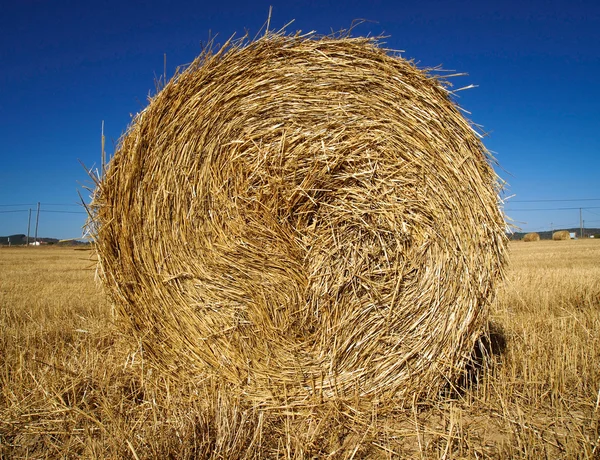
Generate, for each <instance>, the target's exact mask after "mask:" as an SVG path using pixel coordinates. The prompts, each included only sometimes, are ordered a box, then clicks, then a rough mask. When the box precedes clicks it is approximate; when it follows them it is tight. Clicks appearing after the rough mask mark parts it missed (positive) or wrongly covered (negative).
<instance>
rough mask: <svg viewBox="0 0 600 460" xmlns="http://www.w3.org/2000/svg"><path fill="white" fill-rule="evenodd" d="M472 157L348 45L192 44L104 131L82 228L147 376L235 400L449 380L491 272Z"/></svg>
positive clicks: (419, 388) (422, 83) (491, 208)
mask: <svg viewBox="0 0 600 460" xmlns="http://www.w3.org/2000/svg"><path fill="white" fill-rule="evenodd" d="M489 161H490V160H489V157H488V154H487V152H486V150H485V148H484V147H483V145H482V143H481V141H480V140H479V139H478V137H477V136H476V134H475V132H474V130H473V129H472V128H471V126H470V125H469V123H468V122H467V121H466V120H465V119H464V118H463V117H462V116H461V114H460V112H459V110H458V108H457V107H456V106H455V105H454V104H453V103H452V101H451V100H450V98H449V93H448V91H447V90H446V89H445V87H444V85H443V84H442V83H441V82H440V81H438V80H437V79H436V78H434V77H432V76H431V75H429V74H427V73H426V72H424V71H422V70H419V69H417V68H416V67H415V66H414V65H413V64H411V63H410V62H407V61H405V60H403V59H401V58H398V57H394V56H390V55H388V54H386V52H385V51H384V50H382V49H380V48H379V47H378V44H377V42H376V41H375V40H373V39H367V38H331V37H326V38H318V39H317V38H315V37H311V36H299V35H297V36H285V35H282V34H273V33H270V32H269V33H267V34H266V35H265V36H263V37H261V38H259V39H257V40H256V41H253V42H250V43H243V42H239V43H234V44H231V43H228V44H227V45H226V46H225V47H224V48H222V49H220V50H219V51H217V52H215V53H211V52H210V51H206V52H204V53H203V54H202V55H201V56H200V57H199V58H198V59H197V60H196V61H195V62H194V63H193V64H192V65H191V66H190V67H189V68H188V69H186V70H185V71H184V72H183V73H181V74H179V75H177V76H175V77H174V78H173V79H172V80H171V81H170V82H168V83H167V85H166V86H165V87H164V89H163V90H162V91H161V92H160V93H159V94H158V95H156V96H155V97H154V98H153V99H152V100H151V102H150V104H149V106H148V107H147V108H146V109H145V110H144V111H143V112H142V113H140V114H139V115H138V116H137V117H136V118H135V119H134V121H133V123H132V124H131V126H130V127H129V129H128V131H127V133H126V134H125V135H124V136H123V138H122V139H121V142H120V145H119V147H118V150H117V152H116V153H115V155H114V157H113V158H112V159H111V161H110V163H109V164H108V166H107V170H106V173H105V177H104V178H103V180H102V181H101V183H100V184H99V186H98V189H97V190H96V193H95V197H94V202H93V206H92V213H93V215H92V224H93V226H94V228H95V232H96V240H97V248H98V253H99V258H100V267H101V274H102V278H103V281H104V284H105V286H106V288H107V290H108V292H109V293H110V294H111V297H112V299H113V301H114V302H115V304H116V305H117V306H118V308H119V309H120V311H121V313H122V314H123V316H124V317H125V318H126V319H127V320H128V325H129V328H130V330H131V331H133V332H134V333H135V334H136V335H137V336H138V337H139V338H140V340H141V341H142V343H143V345H144V347H145V350H146V351H147V352H148V353H149V354H150V355H151V356H152V358H153V362H154V364H155V365H157V366H161V367H164V368H166V369H169V370H172V371H173V372H175V373H180V374H182V375H186V376H199V375H202V374H203V373H207V372H208V373H217V374H219V375H221V376H223V377H224V378H225V379H226V380H228V381H230V382H232V383H234V384H235V385H238V386H239V387H240V388H242V389H243V390H244V392H245V393H246V394H247V395H249V396H254V397H257V398H262V399H269V398H274V399H277V398H278V397H280V396H281V395H283V394H284V393H285V395H286V397H287V398H288V400H292V401H298V402H299V401H302V400H303V399H304V398H306V397H309V396H311V395H317V394H318V395H320V396H321V397H323V398H337V399H350V398H354V397H355V396H356V395H360V396H363V397H375V396H376V397H392V396H394V397H396V398H406V397H411V398H412V397H413V396H414V395H415V394H425V393H430V392H436V391H438V390H439V388H440V387H441V386H442V385H444V384H445V382H446V381H447V380H448V379H452V378H454V377H455V376H456V375H457V374H458V373H459V372H460V370H461V369H462V367H463V366H464V364H465V361H466V359H467V357H468V355H469V352H470V350H471V348H472V347H473V344H474V342H475V340H476V338H477V337H478V336H479V335H480V334H481V332H482V331H483V330H484V328H485V324H486V319H487V307H488V306H489V303H490V302H491V301H492V299H493V297H494V295H495V291H496V287H497V284H498V281H499V280H500V279H501V278H502V274H503V270H504V265H505V236H504V228H505V225H504V219H503V216H502V214H501V212H500V211H499V203H498V198H497V192H498V190H497V188H498V186H497V178H496V176H495V174H494V171H493V169H492V168H491V166H490V164H489Z"/></svg>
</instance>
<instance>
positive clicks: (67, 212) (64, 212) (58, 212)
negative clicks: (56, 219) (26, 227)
mask: <svg viewBox="0 0 600 460" xmlns="http://www.w3.org/2000/svg"><path fill="white" fill-rule="evenodd" d="M40 212H52V213H57V214H87V212H84V211H51V210H49V209H40Z"/></svg>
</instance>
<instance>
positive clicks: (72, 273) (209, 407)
mask: <svg viewBox="0 0 600 460" xmlns="http://www.w3.org/2000/svg"><path fill="white" fill-rule="evenodd" d="M510 249H511V253H512V255H511V260H512V265H511V268H510V271H509V275H508V282H507V284H506V287H505V288H504V289H503V291H502V292H501V294H500V298H499V299H498V301H497V302H496V304H495V305H494V307H493V310H492V321H493V324H494V327H493V329H494V331H495V333H496V334H495V335H493V336H492V339H493V342H494V343H493V347H487V348H488V349H489V348H493V349H494V351H495V352H499V351H500V350H502V349H503V351H502V353H500V354H496V355H493V359H492V361H493V362H495V363H496V364H495V365H493V366H491V367H487V368H486V370H485V372H484V373H481V372H477V371H476V370H473V372H472V373H471V375H470V380H471V381H474V382H475V384H473V385H470V386H469V385H467V388H462V389H461V388H457V389H455V390H451V389H447V390H446V391H445V392H444V394H443V395H440V396H436V397H434V396H433V395H432V397H431V398H430V399H429V400H426V401H422V402H419V403H417V404H415V405H408V406H407V407H404V408H401V407H390V406H385V407H381V406H379V405H377V404H376V403H373V404H372V407H371V412H370V413H369V415H368V416H366V415H364V414H363V415H357V414H355V413H354V412H352V410H351V409H350V408H349V406H348V405H345V404H336V403H327V402H324V403H323V404H319V405H315V406H314V407H313V408H312V409H311V410H310V411H309V412H305V413H302V414H297V413H293V412H291V411H288V410H277V409H270V410H265V409H262V408H261V407H260V406H259V405H257V404H254V403H253V402H252V401H250V400H247V399H244V398H243V397H240V396H238V395H237V393H236V392H233V391H230V390H231V389H230V388H229V387H228V385H227V384H225V383H223V382H219V381H217V380H216V379H208V380H206V381H198V382H193V383H192V382H190V383H188V384H187V385H180V384H179V385H175V384H174V382H173V380H172V379H171V377H170V376H169V375H167V374H165V373H160V372H157V371H156V370H152V369H150V368H148V367H147V366H146V363H145V359H144V353H143V350H142V349H140V347H139V344H137V343H136V342H135V341H134V340H132V339H131V338H130V337H127V336H123V335H122V334H120V333H119V332H118V330H117V329H116V328H115V326H114V325H113V319H112V314H111V308H110V306H109V305H108V303H106V302H105V300H104V297H103V296H102V295H101V294H100V293H99V292H98V291H97V290H96V288H95V285H94V281H93V270H92V267H93V265H94V264H93V261H90V260H89V253H87V252H85V251H75V250H72V249H58V248H47V249H46V248H29V249H21V248H10V249H6V248H2V249H0V331H1V335H0V388H1V389H0V457H1V458H7V459H8V458H11V459H13V458H79V457H83V458H214V459H217V458H221V459H224V458H228V459H235V458H298V459H299V458H344V459H345V458H398V457H402V458H447V459H451V458H455V459H458V458H473V459H475V458H498V459H504V458H523V459H525V458H527V459H536V460H537V459H540V458H551V459H554V458H573V459H574V458H590V459H591V458H598V452H599V450H600V447H598V446H599V440H598V438H599V436H600V407H599V400H598V398H599V389H600V369H599V366H598V363H600V266H599V265H598V260H599V258H600V241H594V240H579V241H566V242H564V243H563V244H558V245H557V244H556V243H555V242H552V241H541V242H539V243H538V244H536V245H524V244H521V243H511V246H510ZM503 342H504V343H503Z"/></svg>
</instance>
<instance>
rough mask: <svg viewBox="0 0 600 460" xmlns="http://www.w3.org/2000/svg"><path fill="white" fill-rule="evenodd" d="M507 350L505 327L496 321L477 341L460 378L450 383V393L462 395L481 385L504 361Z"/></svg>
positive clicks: (451, 394)
mask: <svg viewBox="0 0 600 460" xmlns="http://www.w3.org/2000/svg"><path fill="white" fill-rule="evenodd" d="M505 351H506V335H505V331H504V329H503V328H502V327H501V326H500V325H499V324H496V323H490V324H489V325H488V331H487V332H484V333H483V334H481V336H480V337H479V338H478V339H477V341H476V342H475V346H474V347H473V350H472V351H471V356H470V358H469V361H468V362H467V365H466V366H465V369H464V371H463V373H462V374H461V375H460V376H459V378H458V380H457V381H456V382H454V383H450V384H449V385H448V390H449V391H448V395H449V396H456V397H461V396H463V395H464V394H465V392H467V391H468V390H472V389H475V388H477V387H478V386H479V384H480V382H481V381H482V379H483V378H484V377H485V376H486V375H488V374H490V373H492V372H493V371H494V368H495V367H496V366H498V365H500V364H501V363H502V355H503V354H504V353H505Z"/></svg>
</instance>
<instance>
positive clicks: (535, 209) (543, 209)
mask: <svg viewBox="0 0 600 460" xmlns="http://www.w3.org/2000/svg"><path fill="white" fill-rule="evenodd" d="M574 209H583V210H585V211H587V210H588V209H600V206H592V207H588V208H582V207H579V206H578V207H576V208H531V209H507V210H506V211H507V212H516V211H572V210H574Z"/></svg>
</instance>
